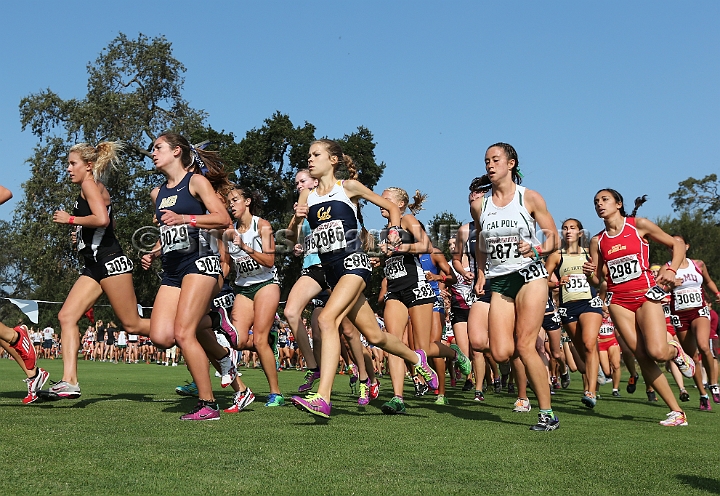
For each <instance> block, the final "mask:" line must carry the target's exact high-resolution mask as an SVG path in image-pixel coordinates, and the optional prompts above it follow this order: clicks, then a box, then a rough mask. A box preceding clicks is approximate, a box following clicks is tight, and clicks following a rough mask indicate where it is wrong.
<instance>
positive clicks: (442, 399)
mask: <svg viewBox="0 0 720 496" xmlns="http://www.w3.org/2000/svg"><path fill="white" fill-rule="evenodd" d="M435 404H436V405H449V404H450V402H449V401H448V399H447V398H446V397H445V395H444V394H438V397H437V398H436V399H435Z"/></svg>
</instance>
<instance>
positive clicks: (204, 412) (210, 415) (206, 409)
mask: <svg viewBox="0 0 720 496" xmlns="http://www.w3.org/2000/svg"><path fill="white" fill-rule="evenodd" d="M180 420H220V410H219V409H218V406H217V403H215V404H214V408H213V407H212V406H210V405H209V404H207V403H206V402H204V401H198V404H197V405H196V406H195V408H193V409H192V410H191V411H190V413H186V414H185V415H183V416H182V417H180Z"/></svg>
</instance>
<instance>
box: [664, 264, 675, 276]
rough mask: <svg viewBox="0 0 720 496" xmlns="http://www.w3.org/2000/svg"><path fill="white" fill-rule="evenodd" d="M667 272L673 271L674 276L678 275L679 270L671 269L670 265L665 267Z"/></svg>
mask: <svg viewBox="0 0 720 496" xmlns="http://www.w3.org/2000/svg"><path fill="white" fill-rule="evenodd" d="M665 270H671V271H672V272H673V274H675V275H677V270H675V269H673V268H672V267H670V266H669V265H666V266H665Z"/></svg>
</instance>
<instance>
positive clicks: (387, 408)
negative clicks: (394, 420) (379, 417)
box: [380, 396, 405, 415]
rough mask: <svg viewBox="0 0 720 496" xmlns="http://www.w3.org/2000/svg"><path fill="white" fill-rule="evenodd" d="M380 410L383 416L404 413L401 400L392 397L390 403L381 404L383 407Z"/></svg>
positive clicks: (403, 405) (403, 404) (403, 403)
mask: <svg viewBox="0 0 720 496" xmlns="http://www.w3.org/2000/svg"><path fill="white" fill-rule="evenodd" d="M380 409H381V410H382V412H383V413H384V414H385V415H400V414H402V413H405V402H404V401H403V400H402V398H398V397H397V396H393V397H392V399H391V400H390V401H388V402H387V403H383V406H381V407H380Z"/></svg>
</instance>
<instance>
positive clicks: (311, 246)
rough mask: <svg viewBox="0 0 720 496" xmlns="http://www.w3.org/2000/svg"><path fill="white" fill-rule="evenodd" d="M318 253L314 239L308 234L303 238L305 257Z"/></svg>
mask: <svg viewBox="0 0 720 496" xmlns="http://www.w3.org/2000/svg"><path fill="white" fill-rule="evenodd" d="M317 252H318V249H317V245H316V244H315V238H314V237H313V235H312V233H310V234H309V235H308V236H307V237H306V238H305V255H315V254H316V253H317Z"/></svg>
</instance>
